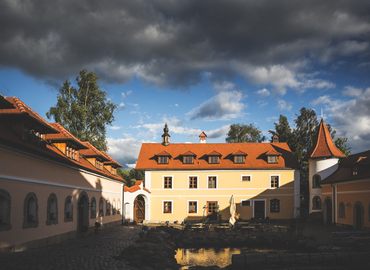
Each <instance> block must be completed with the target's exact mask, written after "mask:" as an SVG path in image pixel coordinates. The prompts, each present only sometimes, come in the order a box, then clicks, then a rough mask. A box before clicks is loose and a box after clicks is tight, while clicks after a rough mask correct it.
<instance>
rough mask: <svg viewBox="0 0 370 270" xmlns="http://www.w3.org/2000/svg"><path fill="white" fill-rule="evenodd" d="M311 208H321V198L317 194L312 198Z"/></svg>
mask: <svg viewBox="0 0 370 270" xmlns="http://www.w3.org/2000/svg"><path fill="white" fill-rule="evenodd" d="M312 210H321V198H320V197H319V196H315V197H313V198H312Z"/></svg>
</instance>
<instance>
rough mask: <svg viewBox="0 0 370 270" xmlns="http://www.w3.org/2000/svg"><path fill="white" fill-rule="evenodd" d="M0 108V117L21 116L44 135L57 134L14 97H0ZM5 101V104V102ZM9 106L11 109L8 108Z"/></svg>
mask: <svg viewBox="0 0 370 270" xmlns="http://www.w3.org/2000/svg"><path fill="white" fill-rule="evenodd" d="M2 100H3V101H2V106H1V107H0V115H3V116H4V115H6V116H21V117H25V120H27V121H28V122H30V123H33V124H36V125H37V127H38V128H41V129H42V130H38V131H43V132H45V133H58V131H57V130H56V129H55V128H53V127H52V126H50V125H49V123H48V122H46V120H44V119H43V118H42V117H41V116H40V115H39V114H38V113H36V112H34V111H33V110H32V109H31V108H30V107H28V106H27V105H26V104H25V103H24V102H23V101H21V100H20V99H19V98H16V97H2ZM5 101H6V102H5ZM9 104H11V106H12V107H11V108H10V106H9Z"/></svg>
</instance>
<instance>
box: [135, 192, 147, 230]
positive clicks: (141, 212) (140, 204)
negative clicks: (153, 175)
mask: <svg viewBox="0 0 370 270" xmlns="http://www.w3.org/2000/svg"><path fill="white" fill-rule="evenodd" d="M144 219H145V200H144V197H143V196H142V195H139V196H137V197H136V198H135V201H134V221H135V222H136V223H142V222H143V221H144Z"/></svg>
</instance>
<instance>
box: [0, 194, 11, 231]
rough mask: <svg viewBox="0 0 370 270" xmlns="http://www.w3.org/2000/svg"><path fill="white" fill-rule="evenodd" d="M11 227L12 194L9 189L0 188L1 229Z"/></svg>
mask: <svg viewBox="0 0 370 270" xmlns="http://www.w3.org/2000/svg"><path fill="white" fill-rule="evenodd" d="M10 228H11V226H10V195H9V193H8V192H7V191H5V190H3V189H0V231H5V230H9V229H10Z"/></svg>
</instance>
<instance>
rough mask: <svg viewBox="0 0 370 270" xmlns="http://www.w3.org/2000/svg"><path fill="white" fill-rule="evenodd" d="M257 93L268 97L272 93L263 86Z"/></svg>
mask: <svg viewBox="0 0 370 270" xmlns="http://www.w3.org/2000/svg"><path fill="white" fill-rule="evenodd" d="M257 94H258V95H259V96H261V97H268V96H269V95H270V94H271V93H270V91H269V90H268V89H266V88H262V89H260V90H258V91H257Z"/></svg>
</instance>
